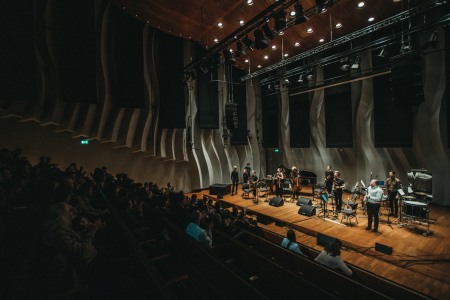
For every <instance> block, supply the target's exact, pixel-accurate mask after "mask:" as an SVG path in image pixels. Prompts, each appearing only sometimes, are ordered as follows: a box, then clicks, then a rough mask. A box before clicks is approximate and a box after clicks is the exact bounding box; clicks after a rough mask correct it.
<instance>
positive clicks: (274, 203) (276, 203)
mask: <svg viewBox="0 0 450 300" xmlns="http://www.w3.org/2000/svg"><path fill="white" fill-rule="evenodd" d="M283 204H284V201H283V199H282V198H280V197H273V198H272V199H270V201H269V205H272V206H276V207H279V206H282V205H283Z"/></svg>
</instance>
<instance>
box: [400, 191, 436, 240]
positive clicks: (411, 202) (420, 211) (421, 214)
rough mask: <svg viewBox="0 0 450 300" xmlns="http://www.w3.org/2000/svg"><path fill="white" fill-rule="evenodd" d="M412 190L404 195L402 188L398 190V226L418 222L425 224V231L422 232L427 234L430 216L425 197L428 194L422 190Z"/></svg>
mask: <svg viewBox="0 0 450 300" xmlns="http://www.w3.org/2000/svg"><path fill="white" fill-rule="evenodd" d="M408 192H412V193H413V194H414V196H413V195H406V194H405V193H404V191H403V190H402V189H399V190H398V193H399V195H400V200H401V201H402V203H401V205H400V209H401V213H400V223H399V225H398V226H399V227H404V226H406V225H410V223H412V222H414V223H416V224H417V223H419V224H423V225H426V226H427V230H426V232H424V233H423V235H424V236H429V235H430V234H431V232H430V218H429V212H430V210H429V209H428V202H427V197H428V194H427V193H424V192H413V191H411V190H408Z"/></svg>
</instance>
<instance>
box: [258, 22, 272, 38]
mask: <svg viewBox="0 0 450 300" xmlns="http://www.w3.org/2000/svg"><path fill="white" fill-rule="evenodd" d="M261 28H262V30H263V32H264V34H265V35H266V36H267V38H268V39H269V40H273V39H274V38H275V35H274V34H273V32H272V30H271V29H270V27H269V24H267V23H264V25H263V26H262V27H261Z"/></svg>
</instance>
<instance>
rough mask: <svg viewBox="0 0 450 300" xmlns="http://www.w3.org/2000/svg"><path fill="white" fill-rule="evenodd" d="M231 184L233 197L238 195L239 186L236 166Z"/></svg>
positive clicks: (232, 173)
mask: <svg viewBox="0 0 450 300" xmlns="http://www.w3.org/2000/svg"><path fill="white" fill-rule="evenodd" d="M231 182H232V186H231V196H233V194H237V190H238V184H239V173H238V171H237V167H236V166H234V167H233V171H232V172H231Z"/></svg>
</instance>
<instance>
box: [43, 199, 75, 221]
mask: <svg viewBox="0 0 450 300" xmlns="http://www.w3.org/2000/svg"><path fill="white" fill-rule="evenodd" d="M76 217H77V211H76V209H75V208H74V207H73V206H72V205H70V204H67V203H64V202H58V203H56V204H54V205H52V206H51V207H50V208H49V218H50V220H52V221H55V222H56V223H58V224H59V225H60V226H70V225H71V224H72V222H73V220H75V218H76Z"/></svg>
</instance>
